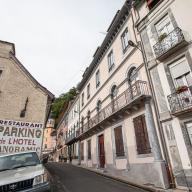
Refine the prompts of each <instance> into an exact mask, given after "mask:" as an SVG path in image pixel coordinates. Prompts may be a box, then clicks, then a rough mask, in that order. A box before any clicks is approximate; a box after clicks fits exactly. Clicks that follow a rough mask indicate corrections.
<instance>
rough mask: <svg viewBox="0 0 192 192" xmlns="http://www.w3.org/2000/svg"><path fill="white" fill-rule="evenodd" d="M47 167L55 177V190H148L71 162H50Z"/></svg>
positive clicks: (62, 191) (138, 191) (84, 191)
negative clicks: (109, 177)
mask: <svg viewBox="0 0 192 192" xmlns="http://www.w3.org/2000/svg"><path fill="white" fill-rule="evenodd" d="M46 167H47V169H48V170H49V172H50V173H51V175H52V178H53V192H132V191H133V192H146V191H145V190H142V189H138V188H135V187H133V186H129V185H127V184H124V183H121V182H118V181H115V180H112V179H108V178H106V177H103V176H101V175H98V174H96V173H94V172H91V171H89V170H86V169H83V168H80V167H76V166H73V165H70V164H65V163H48V164H47V165H46Z"/></svg>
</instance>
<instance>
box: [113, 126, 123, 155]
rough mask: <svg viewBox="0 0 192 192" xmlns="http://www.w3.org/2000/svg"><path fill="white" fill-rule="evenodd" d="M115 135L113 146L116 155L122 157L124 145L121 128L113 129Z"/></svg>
mask: <svg viewBox="0 0 192 192" xmlns="http://www.w3.org/2000/svg"><path fill="white" fill-rule="evenodd" d="M114 133H115V146H116V155H117V157H119V156H124V155H125V154H124V145H123V135H122V127H117V128H115V129H114Z"/></svg>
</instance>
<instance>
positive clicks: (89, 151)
mask: <svg viewBox="0 0 192 192" xmlns="http://www.w3.org/2000/svg"><path fill="white" fill-rule="evenodd" d="M87 153H88V159H91V140H89V141H87Z"/></svg>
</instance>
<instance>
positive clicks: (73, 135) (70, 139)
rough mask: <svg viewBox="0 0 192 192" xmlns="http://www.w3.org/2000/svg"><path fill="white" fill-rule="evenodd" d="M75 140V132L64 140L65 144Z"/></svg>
mask: <svg viewBox="0 0 192 192" xmlns="http://www.w3.org/2000/svg"><path fill="white" fill-rule="evenodd" d="M75 139H76V135H75V132H73V133H72V134H70V135H69V136H68V137H67V138H66V139H65V144H70V143H72V142H73V141H75Z"/></svg>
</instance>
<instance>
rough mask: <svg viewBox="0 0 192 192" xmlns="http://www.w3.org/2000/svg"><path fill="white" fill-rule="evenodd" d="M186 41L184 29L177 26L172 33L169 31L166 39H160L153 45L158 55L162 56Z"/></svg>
mask: <svg viewBox="0 0 192 192" xmlns="http://www.w3.org/2000/svg"><path fill="white" fill-rule="evenodd" d="M182 41H184V35H183V32H182V30H181V29H180V28H179V27H177V28H175V29H174V30H173V31H172V32H171V33H169V34H168V35H167V36H166V37H165V38H164V39H162V40H161V41H159V42H158V43H156V44H155V45H154V46H153V49H154V51H155V55H156V57H157V58H158V57H160V56H162V55H163V54H164V53H166V52H167V51H168V50H170V49H171V48H173V47H175V46H176V45H178V44H179V43H181V42H182Z"/></svg>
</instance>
